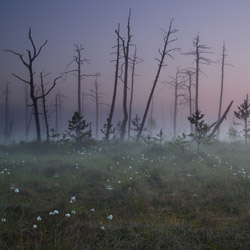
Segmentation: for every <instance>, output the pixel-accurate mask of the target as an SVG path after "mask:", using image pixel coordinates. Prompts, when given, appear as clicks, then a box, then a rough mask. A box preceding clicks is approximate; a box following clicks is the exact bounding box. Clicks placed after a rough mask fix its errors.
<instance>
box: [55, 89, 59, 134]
mask: <svg viewBox="0 0 250 250" xmlns="http://www.w3.org/2000/svg"><path fill="white" fill-rule="evenodd" d="M55 113H56V124H55V127H56V128H55V129H56V133H57V134H58V93H57V94H56V103H55Z"/></svg>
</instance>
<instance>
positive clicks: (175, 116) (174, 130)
mask: <svg viewBox="0 0 250 250" xmlns="http://www.w3.org/2000/svg"><path fill="white" fill-rule="evenodd" d="M176 81H177V79H176ZM177 101H178V85H177V82H176V84H175V88H174V124H173V126H174V128H173V140H174V141H175V139H176V119H177V105H178V103H177Z"/></svg>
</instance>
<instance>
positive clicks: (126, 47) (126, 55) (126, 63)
mask: <svg viewBox="0 0 250 250" xmlns="http://www.w3.org/2000/svg"><path fill="white" fill-rule="evenodd" d="M130 17H131V9H130V10H129V16H128V24H127V40H126V41H125V39H124V38H122V37H121V36H120V35H119V38H120V40H121V43H122V44H121V45H122V51H123V56H124V65H123V66H124V72H123V79H121V80H122V82H123V105H122V107H123V121H122V124H121V134H120V139H121V141H123V140H124V137H125V133H126V125H127V122H128V109H127V95H128V93H127V92H128V68H129V49H130V46H131V38H132V35H131V34H130Z"/></svg>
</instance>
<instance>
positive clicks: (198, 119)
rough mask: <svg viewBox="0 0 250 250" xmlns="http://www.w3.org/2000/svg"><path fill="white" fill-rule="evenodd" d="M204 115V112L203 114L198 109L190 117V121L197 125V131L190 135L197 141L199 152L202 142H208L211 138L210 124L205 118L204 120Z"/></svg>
mask: <svg viewBox="0 0 250 250" xmlns="http://www.w3.org/2000/svg"><path fill="white" fill-rule="evenodd" d="M203 117H204V114H202V113H201V111H200V110H196V111H195V113H194V114H192V116H191V117H188V120H189V122H190V123H191V124H193V125H194V126H195V132H194V133H191V134H190V135H189V136H191V137H192V138H193V139H194V140H195V142H196V143H197V151H198V153H199V152H200V145H201V144H202V143H204V144H205V143H208V142H209V140H210V138H209V136H208V132H209V131H210V128H209V126H208V124H206V123H205V122H204V120H202V118H203Z"/></svg>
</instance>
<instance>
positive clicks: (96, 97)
mask: <svg viewBox="0 0 250 250" xmlns="http://www.w3.org/2000/svg"><path fill="white" fill-rule="evenodd" d="M91 85H93V86H94V89H91V90H90V92H91V93H90V94H89V96H90V97H91V100H92V101H93V102H95V109H96V112H95V116H96V118H95V134H96V139H97V140H98V130H99V129H98V128H99V106H100V105H102V104H105V103H103V102H102V101H101V99H102V97H103V96H104V95H105V94H104V93H101V92H99V88H100V86H101V84H98V81H97V77H96V79H95V81H94V83H92V84H91ZM105 105H106V104H105Z"/></svg>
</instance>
